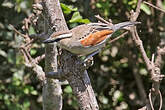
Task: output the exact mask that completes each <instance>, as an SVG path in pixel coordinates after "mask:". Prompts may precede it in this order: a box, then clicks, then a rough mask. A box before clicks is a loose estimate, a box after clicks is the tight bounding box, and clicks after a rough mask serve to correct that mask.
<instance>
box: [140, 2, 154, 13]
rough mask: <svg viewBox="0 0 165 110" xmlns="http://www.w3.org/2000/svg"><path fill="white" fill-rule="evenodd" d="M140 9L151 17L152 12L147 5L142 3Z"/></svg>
mask: <svg viewBox="0 0 165 110" xmlns="http://www.w3.org/2000/svg"><path fill="white" fill-rule="evenodd" d="M140 9H141V10H143V11H144V12H145V13H146V14H147V15H151V10H150V8H149V7H148V6H147V5H146V4H144V3H142V4H141V7H140Z"/></svg>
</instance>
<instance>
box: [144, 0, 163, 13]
mask: <svg viewBox="0 0 165 110" xmlns="http://www.w3.org/2000/svg"><path fill="white" fill-rule="evenodd" d="M143 3H145V4H147V5H149V6H151V7H153V8H155V9H157V10H159V11H161V12H163V13H165V10H163V9H161V8H159V7H157V6H155V5H153V4H151V3H149V2H146V1H143Z"/></svg>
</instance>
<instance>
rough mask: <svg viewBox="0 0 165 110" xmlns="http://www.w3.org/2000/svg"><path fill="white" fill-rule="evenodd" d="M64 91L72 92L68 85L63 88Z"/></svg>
mask: <svg viewBox="0 0 165 110" xmlns="http://www.w3.org/2000/svg"><path fill="white" fill-rule="evenodd" d="M64 92H66V93H72V88H71V87H70V86H66V88H65V89H64Z"/></svg>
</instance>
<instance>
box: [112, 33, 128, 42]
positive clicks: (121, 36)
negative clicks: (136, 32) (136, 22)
mask: <svg viewBox="0 0 165 110" xmlns="http://www.w3.org/2000/svg"><path fill="white" fill-rule="evenodd" d="M126 34H128V31H126V32H124V33H122V34H121V35H120V36H118V37H116V38H114V39H112V40H110V41H109V43H113V42H115V41H117V40H119V39H120V38H124V37H125V35H126Z"/></svg>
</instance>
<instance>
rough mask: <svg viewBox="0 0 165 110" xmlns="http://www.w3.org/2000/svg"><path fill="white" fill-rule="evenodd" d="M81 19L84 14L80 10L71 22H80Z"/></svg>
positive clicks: (74, 14) (75, 13)
mask: <svg viewBox="0 0 165 110" xmlns="http://www.w3.org/2000/svg"><path fill="white" fill-rule="evenodd" d="M80 19H82V16H81V15H80V13H79V12H74V13H73V16H72V18H71V20H69V22H70V23H74V22H78V21H79V20H80Z"/></svg>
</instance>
